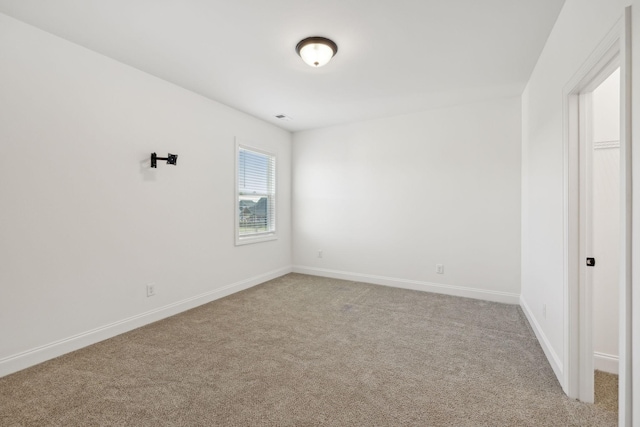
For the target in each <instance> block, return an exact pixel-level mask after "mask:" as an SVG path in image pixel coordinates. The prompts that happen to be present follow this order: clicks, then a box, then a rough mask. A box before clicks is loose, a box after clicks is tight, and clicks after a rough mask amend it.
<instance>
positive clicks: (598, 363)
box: [593, 351, 618, 375]
mask: <svg viewBox="0 0 640 427" xmlns="http://www.w3.org/2000/svg"><path fill="white" fill-rule="evenodd" d="M593 368H594V369H597V370H598V371H603V372H609V373H610V374H616V375H618V356H614V355H613V354H606V353H598V352H597V351H594V352H593Z"/></svg>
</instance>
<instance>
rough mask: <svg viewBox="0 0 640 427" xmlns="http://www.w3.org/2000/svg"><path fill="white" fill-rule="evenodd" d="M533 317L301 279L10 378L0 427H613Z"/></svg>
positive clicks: (472, 303)
mask: <svg viewBox="0 0 640 427" xmlns="http://www.w3.org/2000/svg"><path fill="white" fill-rule="evenodd" d="M616 417H617V415H616V413H615V411H607V410H605V409H603V408H601V407H599V406H598V405H589V404H582V403H579V402H576V401H573V400H571V399H568V398H567V397H566V396H565V395H564V394H563V393H562V390H561V389H560V386H559V385H558V383H557V381H556V379H555V377H554V375H553V373H552V371H551V368H550V367H549V364H548V363H547V361H546V359H545V357H544V355H543V353H542V350H541V348H540V346H539V344H538V342H537V341H536V339H535V337H534V335H533V334H532V331H531V330H530V329H529V327H528V325H527V322H526V320H525V319H524V316H523V314H522V312H521V311H520V308H519V307H517V306H511V305H504V304H497V303H489V302H483V301H478V300H471V299H464V298H456V297H450V296H444V295H437V294H430V293H423V292H415V291H408V290H400V289H392V288H385V287H381V286H375V285H367V284H362V283H354V282H346V281H340V280H332V279H324V278H317V277H311V276H304V275H299V274H289V275H287V276H284V277H282V278H279V279H276V280H273V281H271V282H268V283H265V284H263V285H260V286H257V287H255V288H252V289H249V290H247V291H244V292H241V293H238V294H235V295H232V296H230V297H227V298H224V299H221V300H218V301H215V302H213V303H210V304H207V305H204V306H201V307H199V308H196V309H194V310H191V311H189V312H186V313H182V314H180V315H178V316H174V317H172V318H169V319H166V320H163V321H160V322H157V323H154V324H152V325H149V326H147V327H144V328H140V329H137V330H135V331H132V332H130V333H127V334H124V335H121V336H118V337H116V338H113V339H110V340H107V341H104V342H102V343H99V344H96V345H93V346H91V347H88V348H85V349H82V350H80V351H77V352H74V353H71V354H68V355H66V356H63V357H60V358H58V359H55V360H52V361H50V362H47V363H43V364H41V365H38V366H36V367H33V368H30V369H27V370H24V371H21V372H18V373H16V374H13V375H10V376H7V377H4V378H2V379H0V425H2V426H20V425H25V426H26V425H52V426H76V425H77V426H92V425H96V426H98V425H100V426H111V425H114V426H121V425H122V426H124V425H130V426H261V425H266V426H276V425H277V426H315V425H327V426H458V427H460V426H474V427H477V426H613V425H615V424H616Z"/></svg>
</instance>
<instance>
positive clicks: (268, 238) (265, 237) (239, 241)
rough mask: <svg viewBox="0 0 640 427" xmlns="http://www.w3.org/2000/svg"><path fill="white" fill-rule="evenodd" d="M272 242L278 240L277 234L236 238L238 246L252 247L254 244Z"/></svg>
mask: <svg viewBox="0 0 640 427" xmlns="http://www.w3.org/2000/svg"><path fill="white" fill-rule="evenodd" d="M271 240H278V236H277V235H276V234H275V233H271V234H262V235H258V236H245V237H237V236H236V246H242V245H250V244H252V243H260V242H269V241H271Z"/></svg>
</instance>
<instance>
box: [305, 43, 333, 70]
mask: <svg viewBox="0 0 640 427" xmlns="http://www.w3.org/2000/svg"><path fill="white" fill-rule="evenodd" d="M296 52H297V53H298V55H300V58H302V60H303V61H304V62H306V63H307V64H309V65H310V66H312V67H322V66H323V65H325V64H326V63H327V62H329V61H330V60H331V58H333V55H335V54H336V53H337V52H338V45H337V44H335V43H334V42H333V41H331V40H329V39H326V38H324V37H307V38H306V39H304V40H300V42H299V43H298V44H297V45H296Z"/></svg>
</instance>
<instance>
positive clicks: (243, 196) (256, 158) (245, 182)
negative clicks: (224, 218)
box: [235, 144, 276, 245]
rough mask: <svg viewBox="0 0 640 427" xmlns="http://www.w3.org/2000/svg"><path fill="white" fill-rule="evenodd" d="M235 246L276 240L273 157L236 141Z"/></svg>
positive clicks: (274, 159) (274, 164)
mask: <svg viewBox="0 0 640 427" xmlns="http://www.w3.org/2000/svg"><path fill="white" fill-rule="evenodd" d="M236 152H237V156H236V171H237V176H236V202H235V204H236V207H235V208H236V215H235V217H236V245H242V244H245V243H254V242H261V241H265V240H273V239H276V156H275V154H271V153H267V152H264V151H260V150H256V149H254V148H249V147H247V146H244V145H241V144H237V150H236Z"/></svg>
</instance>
